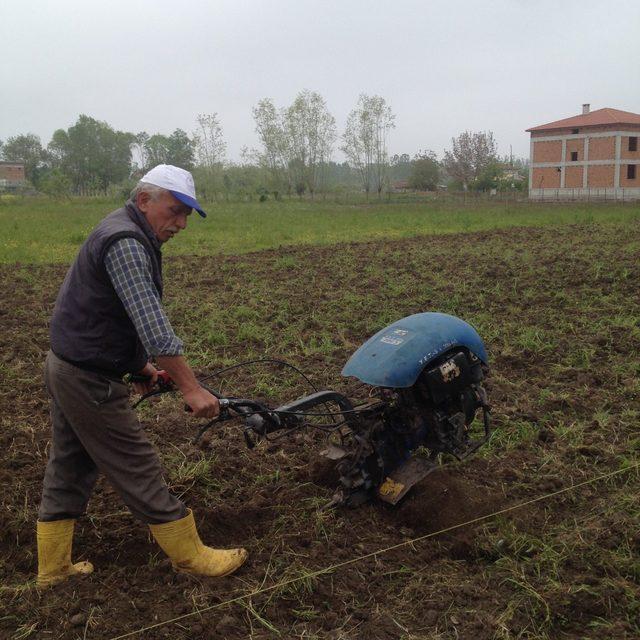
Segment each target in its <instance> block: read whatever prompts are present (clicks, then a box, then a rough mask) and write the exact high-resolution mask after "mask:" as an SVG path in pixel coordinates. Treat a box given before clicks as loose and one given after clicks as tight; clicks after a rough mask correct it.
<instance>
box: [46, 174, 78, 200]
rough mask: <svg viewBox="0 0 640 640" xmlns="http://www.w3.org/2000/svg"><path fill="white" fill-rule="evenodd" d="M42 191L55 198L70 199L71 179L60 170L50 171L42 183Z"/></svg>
mask: <svg viewBox="0 0 640 640" xmlns="http://www.w3.org/2000/svg"><path fill="white" fill-rule="evenodd" d="M39 188H40V190H41V191H42V192H43V193H46V194H47V195H49V196H53V197H54V198H63V197H69V195H70V194H71V179H70V178H69V176H68V175H66V174H65V173H63V172H62V171H61V170H60V169H52V170H51V171H48V172H47V173H46V174H45V175H44V176H43V177H42V180H41V181H40V185H39Z"/></svg>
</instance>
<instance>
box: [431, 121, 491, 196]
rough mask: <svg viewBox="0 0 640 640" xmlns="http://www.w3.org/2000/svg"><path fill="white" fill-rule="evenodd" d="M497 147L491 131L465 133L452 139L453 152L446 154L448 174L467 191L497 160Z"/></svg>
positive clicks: (445, 166) (445, 165)
mask: <svg viewBox="0 0 640 640" xmlns="http://www.w3.org/2000/svg"><path fill="white" fill-rule="evenodd" d="M496 153H497V146H496V142H495V140H494V139H493V133H492V132H491V131H489V132H484V131H478V132H474V133H472V132H470V131H465V132H463V133H461V134H460V135H459V136H458V137H457V138H452V139H451V151H445V152H444V159H443V161H442V164H443V166H444V168H445V170H446V171H447V173H448V174H449V175H450V176H451V177H452V178H454V179H455V180H459V181H460V182H461V183H462V186H463V188H464V190H465V191H466V190H467V189H468V187H469V184H470V183H471V182H473V181H474V180H476V179H477V178H478V176H479V175H480V174H481V173H482V171H483V170H484V169H485V168H486V167H487V166H488V165H489V163H491V162H492V161H494V160H495V159H496Z"/></svg>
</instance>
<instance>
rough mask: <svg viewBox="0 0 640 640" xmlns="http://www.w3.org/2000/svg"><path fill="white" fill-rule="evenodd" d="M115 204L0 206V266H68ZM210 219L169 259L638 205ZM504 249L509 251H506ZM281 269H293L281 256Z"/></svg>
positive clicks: (572, 216) (276, 209) (621, 219)
mask: <svg viewBox="0 0 640 640" xmlns="http://www.w3.org/2000/svg"><path fill="white" fill-rule="evenodd" d="M121 204H122V203H121V202H119V201H115V200H109V199H99V198H97V199H96V198H94V199H86V198H84V199H83V198H74V199H71V200H68V201H57V200H51V199H46V198H26V197H25V198H16V199H12V200H6V199H2V200H0V238H2V240H1V241H0V263H14V262H24V263H68V262H70V261H71V260H72V259H73V257H74V256H75V254H76V253H77V251H78V246H79V245H80V244H81V243H82V242H83V241H84V239H85V238H86V237H87V235H88V234H89V233H90V231H91V229H92V228H93V227H94V226H95V225H96V224H97V222H98V221H99V220H100V219H101V218H103V217H104V216H105V215H106V214H107V213H109V212H110V211H112V210H114V209H116V208H118V207H119V206H121ZM207 208H208V210H209V214H210V215H209V217H208V218H207V219H206V220H202V219H201V218H200V217H199V216H195V215H194V216H192V218H191V220H190V222H189V228H188V229H187V230H186V231H185V232H183V233H182V234H181V236H180V238H178V239H176V240H174V241H172V242H171V243H170V244H169V245H167V248H166V253H167V255H202V256H204V255H216V254H220V253H225V254H238V253H245V252H249V251H257V250H261V249H272V248H277V247H280V246H283V245H299V244H311V245H324V244H334V243H337V242H350V241H362V240H390V239H399V238H407V237H414V236H420V235H432V234H447V233H457V232H472V231H483V230H488V229H495V228H507V227H519V226H527V227H543V226H548V225H564V224H577V223H588V224H591V223H597V224H611V223H625V224H630V223H632V222H634V221H638V220H640V206H639V205H635V204H634V205H629V204H626V205H621V204H612V203H610V204H594V203H570V204H562V205H559V204H540V203H528V202H521V203H509V204H508V205H505V204H504V203H491V202H489V203H486V202H480V203H476V202H468V203H467V204H463V203H454V202H407V203H376V204H368V205H362V204H359V205H349V204H338V203H334V202H328V201H318V202H309V201H295V200H289V201H284V202H274V201H269V202H262V203H260V202H246V203H216V204H209V205H208V206H207ZM505 251H508V247H505ZM280 266H281V268H283V269H284V270H290V269H295V268H297V267H298V266H299V265H297V264H296V262H295V260H294V259H292V258H291V257H283V258H282V261H281V263H280Z"/></svg>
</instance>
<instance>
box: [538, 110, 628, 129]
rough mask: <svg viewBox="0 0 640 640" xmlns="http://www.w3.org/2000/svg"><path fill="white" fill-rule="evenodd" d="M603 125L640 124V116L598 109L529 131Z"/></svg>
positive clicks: (626, 112)
mask: <svg viewBox="0 0 640 640" xmlns="http://www.w3.org/2000/svg"><path fill="white" fill-rule="evenodd" d="M603 124H640V114H638V113H631V112H630V111H620V109H609V108H608V107H605V108H604V109H596V110H595V111H591V112H590V113H585V114H580V115H579V116H573V117H572V118H564V120H556V121H555V122H549V123H548V124H541V125H540V126H538V127H531V129H527V131H544V130H545V129H567V128H572V127H594V126H597V125H603Z"/></svg>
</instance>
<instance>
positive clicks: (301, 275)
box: [0, 225, 640, 640]
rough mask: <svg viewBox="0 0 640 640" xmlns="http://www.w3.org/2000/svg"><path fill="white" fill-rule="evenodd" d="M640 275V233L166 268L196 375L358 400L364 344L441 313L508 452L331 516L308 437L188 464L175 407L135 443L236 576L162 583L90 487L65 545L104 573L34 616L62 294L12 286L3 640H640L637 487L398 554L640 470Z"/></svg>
mask: <svg viewBox="0 0 640 640" xmlns="http://www.w3.org/2000/svg"><path fill="white" fill-rule="evenodd" d="M176 241H179V239H178V240H176ZM639 265H640V231H639V230H638V229H636V228H628V227H618V226H597V225H591V226H580V227H577V226H574V227H561V228H552V229H545V230H535V229H512V230H501V231H495V232H487V233H480V234H460V235H453V236H446V237H425V238H419V239H410V240H403V241H394V242H375V243H373V242H372V243H363V244H348V245H339V246H335V247H328V248H308V247H306V248H283V249H281V250H276V251H267V252H261V253H256V254H251V255H245V256H240V257H220V258H173V259H171V260H168V261H167V266H166V276H165V280H166V302H167V306H168V308H169V310H170V316H171V318H172V321H173V323H174V326H175V328H176V329H177V331H178V332H179V334H180V335H182V336H183V337H184V338H185V340H186V342H187V348H188V354H189V355H190V357H191V358H192V360H193V361H194V362H195V363H196V368H197V369H198V371H199V372H200V373H201V374H205V373H209V372H212V371H214V370H215V369H217V368H219V367H221V366H226V365H229V364H232V363H234V362H238V361H241V360H246V359H250V358H255V357H264V356H267V357H271V358H282V359H285V360H287V361H290V362H292V363H294V364H296V365H297V366H300V367H301V368H302V369H303V370H304V372H305V373H306V374H307V375H308V376H310V377H311V378H312V379H313V380H314V381H315V382H316V384H317V385H318V386H320V387H325V388H336V389H339V390H341V391H343V392H345V393H347V394H348V395H351V396H354V397H357V398H365V397H366V395H367V392H368V390H367V389H366V388H365V387H364V386H363V385H361V384H360V383H357V382H356V381H353V380H345V379H343V378H341V377H340V375H339V372H340V369H341V367H342V365H343V364H344V362H345V361H346V359H347V358H348V356H349V355H350V354H351V353H352V352H353V351H354V350H355V349H356V348H357V347H358V346H359V344H361V343H362V342H363V341H364V340H365V339H366V338H368V337H369V336H370V335H372V334H373V333H374V332H375V331H377V330H378V329H380V328H382V327H383V326H385V325H386V324H387V323H389V322H391V321H393V320H395V319H398V318H401V317H403V316H406V315H409V314H411V313H416V312H419V311H427V310H432V311H443V312H447V313H453V314H455V315H457V316H460V317H462V318H464V319H466V320H468V321H469V322H472V323H473V324H474V326H476V328H477V329H478V331H479V332H480V334H481V335H482V336H483V338H484V339H485V341H486V346H487V350H488V352H489V354H490V359H491V368H492V375H491V378H490V379H489V380H488V382H487V389H488V392H489V398H490V401H491V404H492V407H493V412H492V413H493V422H494V424H495V427H496V432H495V435H494V438H493V440H492V442H491V443H490V445H488V446H487V447H485V448H484V449H483V450H482V451H481V452H480V453H479V454H478V455H477V456H476V457H474V458H472V459H469V460H466V461H464V462H463V463H458V464H455V465H450V466H447V467H445V468H443V469H442V470H441V471H438V472H436V473H434V474H432V475H431V476H429V477H428V478H427V479H426V480H425V481H423V482H422V483H421V484H420V485H418V486H417V487H415V488H414V490H413V491H412V493H411V494H410V495H409V496H408V497H407V498H406V499H405V501H404V502H403V503H402V504H401V505H400V506H398V507H396V508H389V507H386V506H384V505H382V504H378V503H373V504H369V505H366V506H363V507H361V508H358V509H355V510H335V511H320V510H319V507H320V506H322V505H323V504H325V503H326V502H327V501H328V500H329V499H330V498H331V495H332V493H333V488H334V480H335V479H334V478H333V474H332V473H331V471H330V470H328V469H327V467H326V465H325V464H324V463H323V462H322V461H321V460H320V459H319V458H318V455H317V453H318V451H319V450H320V448H321V444H322V438H321V436H320V435H319V434H317V433H315V432H312V433H303V434H297V435H295V436H293V437H292V438H291V439H289V440H284V441H281V442H277V443H271V444H264V443H263V444H262V445H260V446H259V447H257V448H256V449H254V450H252V451H249V450H247V449H246V448H245V445H244V441H243V439H242V433H241V429H240V427H239V426H238V425H235V424H227V425H225V426H224V427H221V428H219V429H218V430H216V431H215V432H213V433H211V434H209V435H208V436H207V437H206V438H205V439H204V441H203V442H202V443H201V444H200V445H199V446H194V445H192V444H191V443H190V437H191V436H192V435H193V433H194V432H195V430H196V429H197V427H198V422H197V421H196V420H193V419H190V418H188V417H186V416H185V414H184V412H183V411H182V404H181V402H180V401H179V399H178V398H163V399H162V400H161V401H160V402H158V403H155V404H153V403H152V404H149V405H147V406H145V407H144V408H142V409H141V410H140V417H141V420H142V422H143V424H144V426H145V428H146V430H147V433H148V434H149V437H150V438H151V439H152V440H153V442H154V443H155V444H156V445H157V447H158V450H159V451H160V454H161V456H162V458H163V461H164V463H165V465H166V469H167V480H168V482H169V484H170V485H171V487H172V488H173V490H174V491H175V492H176V493H177V494H179V495H181V496H182V498H183V500H184V501H185V502H186V503H187V504H188V505H189V506H190V507H192V508H193V509H194V512H195V514H196V519H197V521H198V523H199V528H200V533H201V536H202V538H203V539H204V541H205V542H207V543H209V544H211V545H217V546H232V545H243V546H245V547H246V548H247V549H248V550H249V552H250V559H249V561H248V563H247V565H246V566H245V567H243V568H242V570H240V571H239V572H238V573H237V574H236V575H234V576H230V577H227V578H223V579H218V580H215V579H197V578H191V577H186V576H178V575H175V574H173V573H172V571H171V569H170V567H169V566H168V565H167V561H166V560H164V558H163V555H162V553H161V552H160V550H159V549H158V547H157V546H156V545H155V544H154V543H153V542H152V541H151V540H150V538H149V536H148V533H147V530H146V528H145V527H144V526H143V525H141V524H139V523H137V522H136V521H134V520H133V518H132V517H131V516H130V515H129V514H128V513H127V512H126V510H125V509H124V508H123V506H122V504H121V503H120V501H119V499H118V496H117V495H115V494H114V492H113V491H112V490H111V488H110V487H109V486H108V485H107V484H106V483H105V482H104V481H102V480H101V481H100V482H99V484H98V486H97V488H96V492H95V494H94V497H93V499H92V501H91V503H90V508H89V511H88V513H87V516H86V517H85V518H83V519H82V520H81V521H79V523H78V526H77V529H76V537H75V541H74V560H83V559H90V560H91V561H92V562H93V564H94V565H95V572H94V573H93V574H92V575H91V576H90V577H88V578H86V579H83V580H72V581H69V582H67V583H65V584H63V585H60V586H58V587H55V588H53V589H50V590H48V591H44V592H39V591H38V590H36V589H35V588H33V577H34V573H35V571H36V546H35V535H34V530H35V520H36V512H37V506H38V502H39V492H40V486H41V480H42V475H43V472H44V467H45V463H46V457H47V451H48V445H49V425H48V416H47V412H48V401H47V397H46V393H45V391H44V389H43V385H42V381H41V368H42V362H43V360H44V356H45V353H46V351H47V348H48V345H47V322H48V317H49V315H50V312H51V309H52V305H53V301H54V299H55V295H56V292H57V289H58V287H59V285H60V283H61V280H62V278H63V276H64V273H65V268H64V267H62V266H58V265H54V266H45V267H40V266H38V267H36V266H28V265H25V266H22V265H15V266H13V265H12V266H6V265H5V266H2V267H0V320H1V321H2V331H1V332H0V351H1V353H2V362H1V367H2V368H1V370H0V374H1V375H2V380H1V382H0V385H1V386H0V402H1V406H0V481H1V482H2V492H1V498H0V501H1V503H0V557H1V565H0V579H1V581H2V585H3V588H2V593H1V599H0V637H2V638H38V639H45V638H46V639H48V638H65V639H76V638H115V637H119V636H122V635H124V634H127V633H129V632H132V631H136V630H140V629H142V628H146V627H150V626H152V625H155V624H158V623H163V622H166V621H170V620H173V619H176V618H179V620H176V621H174V622H169V623H167V624H162V625H161V626H157V627H154V628H152V629H146V630H145V631H143V632H141V633H139V634H136V635H135V636H131V637H144V638H176V639H181V638H194V637H195V638H245V637H251V638H256V639H258V638H274V637H281V638H323V639H324V638H327V639H328V638H331V639H338V638H344V639H345V640H346V639H349V640H351V639H355V638H367V639H369V638H371V639H387V638H405V639H409V638H411V639H427V638H429V639H432V638H433V639H436V638H474V639H479V640H482V639H485V638H486V639H488V638H554V639H555V638H576V639H577V638H613V637H615V638H638V637H640V626H639V624H638V619H639V617H640V586H639V580H640V562H639V559H638V554H639V551H640V534H639V533H638V531H639V524H640V515H639V512H640V508H639V506H638V499H637V496H638V493H637V492H638V488H639V486H640V482H639V474H638V471H637V468H636V469H635V471H634V470H633V469H630V470H627V471H625V472H623V473H620V474H619V475H616V476H613V477H610V478H607V479H603V480H600V481H598V482H596V483H593V484H587V485H584V486H580V487H579V488H577V489H575V490H573V491H570V492H567V493H563V494H560V495H556V496H553V497H551V498H549V499H547V500H544V501H538V502H534V503H531V504H529V505H527V506H523V507H520V508H518V509H517V510H514V511H510V512H507V513H504V514H502V515H499V516H497V517H494V518H490V519H488V520H484V521H481V522H476V523H475V524H473V525H469V526H466V527H463V528H458V529H454V530H452V531H449V532H447V533H445V534H441V535H438V536H436V537H430V538H427V539H424V540H422V541H419V542H415V543H412V544H406V545H404V546H398V545H399V544H400V543H403V542H408V541H410V540H412V539H413V538H416V537H420V536H424V535H425V534H427V533H429V532H438V531H440V530H442V529H445V528H448V527H451V526H453V525H456V524H459V523H464V522H468V521H470V520H474V519H475V518H478V517H480V516H483V515H486V514H491V513H494V512H496V511H499V510H502V509H505V508H507V507H509V506H512V505H517V504H520V503H523V502H525V501H528V500H532V499H534V498H537V497H539V496H543V495H545V494H548V493H553V492H554V491H558V490H560V489H563V488H567V487H570V486H571V485H573V484H576V483H580V482H584V481H585V480H588V479H591V478H596V477H598V476H601V475H603V474H607V473H610V472H613V471H616V470H620V469H626V468H628V467H630V466H632V465H635V464H637V462H638V451H639V447H640V429H639V427H638V425H639V418H640V385H639V383H638V368H639V364H638V363H639V362H640V359H639V354H640V325H639V320H638V319H639V318H640V300H639V298H638V292H639V285H638V281H639V278H640V266H639ZM217 383H218V384H219V386H220V387H221V388H223V389H224V390H225V391H227V392H228V393H230V394H234V395H243V396H246V395H249V396H253V397H260V398H263V399H265V400H267V401H269V402H272V403H274V404H276V403H279V402H284V401H286V400H289V399H291V398H294V397H297V396H299V395H301V394H303V393H306V392H307V391H308V388H307V387H306V386H305V383H304V381H302V380H300V379H299V378H297V377H296V375H295V374H294V373H292V372H289V371H286V370H283V369H281V368H276V369H273V370H269V369H267V368H265V367H254V368H244V369H241V370H238V371H236V372H234V373H232V374H229V375H228V376H226V377H225V378H224V380H223V381H217ZM388 547H395V548H393V549H392V550H389V551H386V552H380V553H378V554H375V555H370V554H372V552H374V551H378V550H383V549H387V548H388ZM360 556H367V557H366V558H365V559H362V560H360V561H357V562H353V563H350V564H347V565H344V566H342V567H338V568H336V569H334V570H332V571H330V572H328V573H323V574H321V575H313V573H314V572H317V571H319V570H321V569H323V568H325V567H329V566H331V565H336V564H341V563H345V562H347V561H350V560H352V559H354V558H358V557H360ZM292 579H295V580H294V581H293V582H289V583H288V584H286V585H284V586H276V588H271V589H270V587H273V585H277V584H279V583H281V582H283V581H289V580H292ZM260 589H268V590H267V591H265V592H263V593H261V594H258V595H254V596H252V597H250V598H245V599H242V600H239V601H236V602H234V603H232V604H224V605H222V606H219V607H215V608H212V607H214V606H215V605H217V604H219V603H224V602H225V601H227V600H230V599H233V598H237V597H238V596H242V595H245V594H248V593H251V592H252V591H255V590H260ZM206 609H209V610H206Z"/></svg>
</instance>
